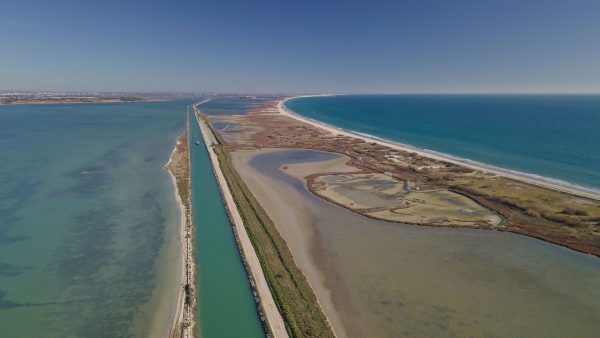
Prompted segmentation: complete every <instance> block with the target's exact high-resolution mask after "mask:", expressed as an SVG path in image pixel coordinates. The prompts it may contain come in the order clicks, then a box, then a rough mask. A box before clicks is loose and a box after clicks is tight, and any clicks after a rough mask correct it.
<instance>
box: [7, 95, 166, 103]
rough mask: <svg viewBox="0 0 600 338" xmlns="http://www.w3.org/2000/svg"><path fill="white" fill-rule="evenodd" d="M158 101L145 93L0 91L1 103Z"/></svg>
mask: <svg viewBox="0 0 600 338" xmlns="http://www.w3.org/2000/svg"><path fill="white" fill-rule="evenodd" d="M141 101H145V102H147V101H157V99H156V98H151V97H147V96H144V95H128V94H110V95H109V94H106V95H101V94H62V93H61V94H54V93H8V94H7V93H4V94H1V93H0V104H72V103H114V102H141Z"/></svg>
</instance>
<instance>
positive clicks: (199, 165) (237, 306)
mask: <svg viewBox="0 0 600 338" xmlns="http://www.w3.org/2000/svg"><path fill="white" fill-rule="evenodd" d="M190 119H191V123H190V138H189V140H190V147H191V148H190V158H191V166H192V168H191V171H192V210H193V217H194V226H195V233H194V236H195V255H196V261H197V266H198V268H197V274H196V293H197V294H196V296H197V299H198V308H197V311H198V315H197V318H198V319H199V320H198V326H197V334H198V336H199V337H206V338H211V337H220V338H227V337H245V338H254V337H264V336H265V333H264V330H263V328H262V325H261V322H260V318H259V316H258V312H257V306H256V302H255V301H254V296H253V294H252V289H251V287H250V282H249V280H248V277H247V274H246V270H245V268H244V265H243V264H242V259H241V257H240V254H239V251H238V247H237V244H236V242H235V238H234V234H233V230H232V225H231V223H230V221H229V218H228V216H227V213H226V210H225V207H224V205H223V200H222V198H221V192H220V191H219V186H218V184H217V181H216V179H215V176H214V174H213V171H212V166H211V163H210V159H209V156H208V152H207V150H206V147H205V146H204V143H203V139H202V135H201V133H200V129H199V127H198V123H197V121H196V119H195V117H194V116H193V115H192V116H190ZM196 140H198V141H200V144H199V145H195V144H194V142H195V141H196Z"/></svg>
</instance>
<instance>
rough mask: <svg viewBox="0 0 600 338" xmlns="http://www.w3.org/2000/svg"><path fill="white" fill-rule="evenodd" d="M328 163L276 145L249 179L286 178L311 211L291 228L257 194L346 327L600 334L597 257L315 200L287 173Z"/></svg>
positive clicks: (293, 195) (282, 195) (287, 201)
mask: <svg viewBox="0 0 600 338" xmlns="http://www.w3.org/2000/svg"><path fill="white" fill-rule="evenodd" d="M328 159H331V156H330V155H327V154H325V155H324V154H323V153H318V152H314V151H304V150H291V151H275V152H265V153H262V154H259V155H257V156H255V157H254V158H252V159H251V160H250V161H249V162H248V166H247V167H246V169H249V170H254V173H250V174H248V173H247V174H244V175H245V176H246V177H248V175H251V176H253V177H254V181H253V183H249V186H250V187H251V189H253V190H257V189H255V188H256V187H257V185H264V186H274V185H277V186H278V189H271V190H274V191H278V195H277V196H276V200H277V203H279V205H280V206H283V205H293V206H294V208H295V209H297V210H302V212H303V215H304V216H303V224H301V225H300V226H299V228H303V230H302V231H297V230H298V229H286V227H290V226H294V225H293V224H294V222H291V221H290V216H289V215H287V216H286V215H283V217H282V216H278V214H277V213H276V212H273V210H269V208H273V207H276V206H275V204H274V203H273V202H272V201H273V196H270V198H267V197H269V196H266V195H261V194H260V193H259V194H257V197H258V199H259V201H260V202H261V203H262V204H263V206H264V207H265V208H266V209H267V211H268V212H269V214H270V215H271V217H272V218H273V219H274V221H275V222H276V223H277V224H278V227H280V229H281V230H280V232H281V233H282V235H283V236H284V238H286V240H287V241H288V243H289V244H290V248H291V250H292V253H293V254H294V255H295V256H298V257H300V256H302V255H303V253H302V252H301V251H304V253H305V252H309V255H310V257H309V259H307V260H304V259H297V262H298V264H299V265H300V267H301V268H302V269H303V270H305V271H310V270H311V269H316V270H318V271H319V272H320V273H318V274H312V273H307V274H306V275H307V278H308V279H309V281H310V282H311V285H312V286H313V288H315V290H316V291H317V294H318V297H319V298H320V299H321V300H325V298H327V297H329V294H330V297H331V300H332V303H333V307H328V306H325V309H326V313H327V314H328V316H330V317H332V316H333V317H336V316H338V317H339V318H340V323H341V324H340V325H341V326H342V328H341V329H339V328H338V329H337V333H338V334H340V333H343V332H344V331H345V332H346V333H348V336H351V337H366V336H368V337H469V336H473V337H482V336H485V337H508V336H510V337H566V336H570V337H593V336H595V335H596V334H597V332H598V330H600V288H599V287H598V285H600V259H598V258H597V257H593V256H589V255H584V254H580V253H576V252H574V251H571V250H568V249H565V248H562V247H559V246H556V245H552V244H548V243H545V242H542V241H539V240H535V239H531V238H527V237H524V236H520V235H514V234H510V233H500V232H491V231H479V230H466V229H449V228H428V227H417V226H410V225H403V224H398V223H390V222H383V221H376V220H372V219H369V218H366V217H364V216H361V215H358V214H355V213H352V212H350V211H348V210H346V209H343V208H341V207H339V206H336V205H333V204H331V203H328V202H325V201H323V200H321V199H319V198H317V197H315V196H314V195H313V194H312V193H310V192H309V191H308V190H307V189H306V188H305V186H304V184H303V183H302V182H301V181H300V180H298V179H295V178H292V177H290V176H287V175H286V174H284V173H282V172H281V171H279V169H278V168H279V167H281V166H282V165H286V164H289V163H301V162H307V161H323V160H328ZM248 182H250V181H248ZM269 200H270V201H269ZM292 233H293V234H294V236H298V234H304V236H306V238H307V239H308V240H307V243H310V244H308V245H304V246H303V244H302V241H298V240H297V238H292V236H290V235H289V234H292ZM286 234H287V235H286ZM286 236H287V237H286ZM299 243H300V244H299ZM323 290H326V291H327V292H325V291H323ZM324 303H327V302H326V301H325V302H324ZM334 312H335V313H334ZM334 322H335V321H334ZM335 325H336V324H335V323H334V327H335ZM342 335H343V334H342Z"/></svg>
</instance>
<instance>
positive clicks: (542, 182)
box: [277, 95, 600, 200]
mask: <svg viewBox="0 0 600 338" xmlns="http://www.w3.org/2000/svg"><path fill="white" fill-rule="evenodd" d="M314 96H333V95H301V96H294V97H288V98H285V99H282V100H280V101H279V102H278V103H277V109H278V110H279V113H280V114H282V115H285V116H288V117H291V118H293V119H296V120H298V121H301V122H304V123H308V124H310V125H312V126H314V127H317V128H319V129H322V130H325V131H328V132H330V133H333V134H338V135H344V136H349V137H354V138H357V139H361V140H363V141H365V142H374V143H377V144H380V145H383V146H386V147H389V148H392V149H396V150H400V151H405V152H409V153H410V152H414V153H417V154H418V155H420V156H423V157H428V158H431V159H435V160H438V161H445V162H449V163H453V164H457V165H460V166H464V167H467V168H470V169H474V170H479V171H482V172H485V173H491V174H495V175H499V176H503V177H507V178H510V179H513V180H516V181H521V182H524V183H528V184H531V185H535V186H538V187H542V188H547V189H552V190H556V191H560V192H565V193H569V194H572V195H577V196H582V197H587V198H592V199H595V200H600V192H598V191H596V190H593V189H587V188H585V187H579V186H576V185H572V184H568V183H566V182H565V183H562V182H554V181H553V180H552V179H548V178H545V177H536V176H535V175H531V174H527V173H521V172H517V171H513V170H509V169H504V168H499V167H495V166H491V165H486V164H483V163H476V162H471V161H468V160H463V159H460V158H454V157H452V156H448V155H446V154H441V153H437V152H434V151H430V150H425V149H421V148H417V147H414V146H410V145H406V144H402V143H398V142H393V141H388V140H385V139H381V138H378V137H373V136H367V135H362V134H360V133H357V132H353V131H348V130H345V129H342V128H338V127H334V126H331V125H329V124H326V123H323V122H320V121H316V120H313V119H310V118H307V117H304V116H302V115H299V114H296V113H294V112H293V111H291V110H290V109H289V108H287V107H286V106H285V102H286V101H288V100H291V99H295V98H302V97H314Z"/></svg>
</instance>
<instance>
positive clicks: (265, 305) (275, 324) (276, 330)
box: [196, 118, 289, 338]
mask: <svg viewBox="0 0 600 338" xmlns="http://www.w3.org/2000/svg"><path fill="white" fill-rule="evenodd" d="M196 119H197V120H198V125H199V126H200V130H201V132H202V137H203V138H204V144H205V146H206V149H207V151H208V154H209V155H210V160H211V162H212V167H213V172H214V173H215V176H216V178H217V181H218V183H219V186H220V188H221V192H222V195H223V199H224V201H225V206H226V207H227V209H228V210H229V215H230V217H231V221H232V222H233V224H234V227H235V231H236V233H237V236H238V239H239V245H240V249H241V250H242V256H243V257H244V259H245V261H246V264H247V266H248V267H249V269H250V274H251V275H252V278H253V279H254V284H255V289H256V291H257V292H258V297H259V299H260V303H261V304H260V305H261V306H262V309H263V311H264V314H265V317H266V318H267V325H269V328H270V329H271V332H272V333H273V337H275V338H288V337H289V336H288V333H287V330H286V328H285V322H284V321H283V317H282V316H281V313H279V309H277V305H276V304H275V300H274V299H273V295H272V294H271V290H270V289H269V284H268V283H267V279H266V278H265V274H264V272H263V270H262V268H261V266H260V261H259V260H258V256H257V255H256V251H254V246H252V242H251V241H250V237H248V233H247V232H246V227H245V226H244V222H243V220H242V217H241V216H240V213H239V211H238V209H237V206H236V204H235V201H234V200H233V196H232V195H231V191H230V190H229V186H228V185H227V181H226V180H225V176H223V172H222V171H221V167H220V165H219V159H218V158H217V154H216V153H215V151H214V149H213V148H212V145H213V144H216V143H217V141H216V139H215V137H214V135H213V134H212V131H211V130H210V129H209V128H208V126H207V125H206V123H205V122H204V120H202V119H200V118H196Z"/></svg>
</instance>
